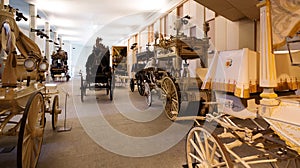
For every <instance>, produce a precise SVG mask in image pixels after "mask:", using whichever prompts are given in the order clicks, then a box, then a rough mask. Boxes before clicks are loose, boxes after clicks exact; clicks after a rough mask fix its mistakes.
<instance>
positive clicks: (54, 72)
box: [50, 49, 70, 81]
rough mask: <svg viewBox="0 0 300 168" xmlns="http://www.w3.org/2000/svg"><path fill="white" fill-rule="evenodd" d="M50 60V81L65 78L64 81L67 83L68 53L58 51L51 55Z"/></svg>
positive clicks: (68, 76)
mask: <svg viewBox="0 0 300 168" xmlns="http://www.w3.org/2000/svg"><path fill="white" fill-rule="evenodd" d="M51 59H52V64H51V65H50V73H51V77H52V79H53V80H56V79H58V78H66V81H69V79H70V75H69V73H68V71H69V67H68V53H67V52H65V51H64V50H62V49H58V50H57V52H56V53H53V54H52V55H51Z"/></svg>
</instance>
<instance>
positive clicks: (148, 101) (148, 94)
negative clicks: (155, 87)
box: [144, 82, 152, 106]
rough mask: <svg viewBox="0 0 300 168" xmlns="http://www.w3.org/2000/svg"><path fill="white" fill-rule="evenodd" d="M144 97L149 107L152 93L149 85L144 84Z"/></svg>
mask: <svg viewBox="0 0 300 168" xmlns="http://www.w3.org/2000/svg"><path fill="white" fill-rule="evenodd" d="M144 94H145V97H146V103H147V105H148V106H151V103H152V93H151V89H150V86H149V84H148V83H147V82H146V83H145V93H144Z"/></svg>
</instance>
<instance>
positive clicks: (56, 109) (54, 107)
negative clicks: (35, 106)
mask: <svg viewBox="0 0 300 168" xmlns="http://www.w3.org/2000/svg"><path fill="white" fill-rule="evenodd" d="M60 113H61V109H60V108H59V99H58V95H55V97H54V99H53V104H52V113H51V116H52V129H53V130H55V129H56V127H57V121H58V114H60Z"/></svg>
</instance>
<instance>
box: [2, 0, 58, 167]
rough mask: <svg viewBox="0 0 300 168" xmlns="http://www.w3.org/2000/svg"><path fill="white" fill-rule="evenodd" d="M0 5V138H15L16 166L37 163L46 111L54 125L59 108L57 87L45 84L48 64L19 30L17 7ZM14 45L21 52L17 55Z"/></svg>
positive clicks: (35, 46)
mask: <svg viewBox="0 0 300 168" xmlns="http://www.w3.org/2000/svg"><path fill="white" fill-rule="evenodd" d="M0 8H1V10H0V21H1V23H2V27H1V29H2V34H1V36H2V38H1V39H2V40H1V68H3V69H1V78H0V79H1V80H0V81H1V83H0V139H1V140H3V139H6V138H7V137H14V139H16V141H17V144H14V145H17V166H18V167H36V165H37V162H38V158H39V154H40V151H41V146H42V140H43V133H44V128H45V113H46V112H48V113H50V114H51V115H52V127H53V129H55V128H56V124H57V117H58V114H59V113H60V112H61V110H60V109H59V102H58V91H50V88H49V87H48V86H46V84H45V82H44V81H45V72H46V71H47V70H48V65H49V64H48V62H47V60H46V59H45V58H44V57H42V55H41V51H40V49H39V47H38V45H37V44H36V43H35V42H34V41H32V40H31V39H29V38H28V37H27V36H26V35H24V34H23V33H22V31H20V30H19V27H18V25H17V23H16V21H15V19H14V14H15V11H16V10H15V9H13V8H12V7H10V6H4V5H3V1H2V2H1V4H0ZM12 30H13V31H12ZM5 39H11V40H5ZM16 39H17V40H16ZM16 49H18V51H19V52H20V53H21V54H20V55H17V52H16ZM51 103H53V104H51ZM47 106H48V107H47ZM46 107H47V108H46ZM51 107H52V108H51ZM9 139H11V138H9ZM1 142H2V141H1ZM12 143H15V142H12Z"/></svg>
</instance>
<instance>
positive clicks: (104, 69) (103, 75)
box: [80, 37, 114, 102]
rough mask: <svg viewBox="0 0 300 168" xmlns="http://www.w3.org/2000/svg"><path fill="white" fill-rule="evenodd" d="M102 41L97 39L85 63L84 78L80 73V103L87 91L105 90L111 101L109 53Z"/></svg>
mask: <svg viewBox="0 0 300 168" xmlns="http://www.w3.org/2000/svg"><path fill="white" fill-rule="evenodd" d="M101 41H102V39H101V38H99V37H98V38H97V39H96V44H95V45H94V46H93V51H92V54H90V55H89V57H88V59H87V62H86V65H85V66H86V77H85V79H84V78H83V74H82V73H81V86H80V90H81V101H82V102H83V101H84V96H86V95H87V89H96V90H97V89H101V88H104V89H106V94H107V95H108V94H109V97H110V100H113V89H114V81H113V80H114V77H113V71H112V68H111V66H110V51H109V48H108V47H105V46H104V45H103V44H102V43H101Z"/></svg>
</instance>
